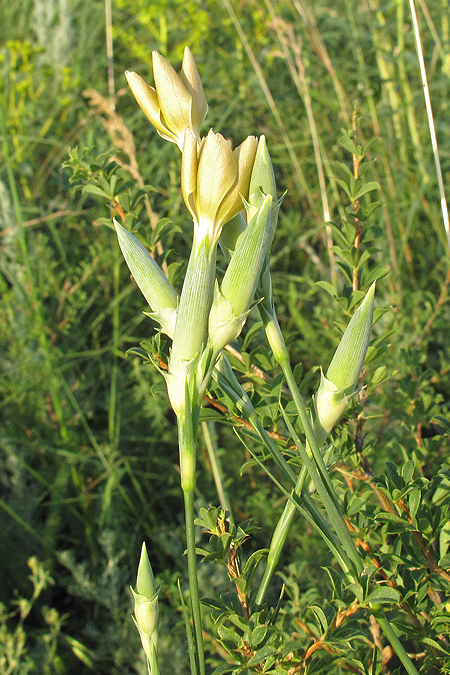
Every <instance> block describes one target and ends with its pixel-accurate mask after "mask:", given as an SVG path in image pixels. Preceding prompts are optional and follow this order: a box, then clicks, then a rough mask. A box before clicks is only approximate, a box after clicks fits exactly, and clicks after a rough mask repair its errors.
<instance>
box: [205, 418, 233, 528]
mask: <svg viewBox="0 0 450 675" xmlns="http://www.w3.org/2000/svg"><path fill="white" fill-rule="evenodd" d="M202 431H203V437H204V439H205V443H206V449H207V451H208V458H209V461H210V463H211V470H212V472H213V476H214V483H215V484H216V490H217V495H218V497H219V501H220V506H221V507H222V508H223V509H224V510H225V511H227V512H228V513H229V514H230V515H229V518H228V520H229V521H230V523H232V522H233V511H232V509H231V501H230V497H229V495H228V492H227V488H226V486H225V480H224V476H223V468H222V462H221V460H220V455H219V449H218V447H217V438H216V433H215V425H214V422H212V421H210V422H202Z"/></svg>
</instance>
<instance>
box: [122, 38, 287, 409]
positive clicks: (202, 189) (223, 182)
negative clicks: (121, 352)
mask: <svg viewBox="0 0 450 675" xmlns="http://www.w3.org/2000/svg"><path fill="white" fill-rule="evenodd" d="M126 76H127V80H128V83H129V85H130V88H131V90H132V92H133V94H134V96H135V98H136V100H137V102H138V103H139V105H140V107H141V108H142V110H143V111H144V113H145V115H146V116H147V118H148V119H149V120H150V121H151V122H152V124H153V125H154V126H155V127H156V130H157V131H158V133H159V134H160V135H161V136H162V137H163V138H165V139H166V140H169V141H171V142H173V143H176V144H177V146H178V147H179V149H180V150H181V152H182V157H181V191H182V195H183V198H184V201H185V204H186V206H187V208H188V210H189V212H190V214H191V216H192V219H193V223H194V237H193V247H192V252H191V257H190V260H189V265H188V269H187V273H186V277H185V281H184V284H183V289H182V292H181V297H180V300H179V302H178V299H177V295H176V293H175V291H174V289H173V288H172V286H171V285H170V283H169V281H168V280H167V279H166V278H165V276H164V275H163V273H162V271H161V270H160V269H159V267H158V265H157V264H156V263H155V261H154V260H153V258H152V257H151V256H150V255H149V254H148V253H147V252H146V251H145V249H144V248H143V247H142V246H141V244H140V243H139V242H138V240H137V239H136V238H135V237H134V236H133V235H132V234H131V233H130V232H128V231H127V230H125V229H124V228H123V227H122V226H121V225H119V224H118V223H116V230H117V235H118V238H119V243H120V246H121V249H122V252H123V255H124V258H125V260H126V262H127V264H128V266H129V268H130V271H131V273H132V274H133V277H134V279H135V281H136V283H137V285H138V286H139V288H140V289H141V291H142V293H143V295H144V297H145V298H146V300H147V302H148V304H149V305H150V307H151V309H152V315H151V316H152V317H153V318H154V319H156V320H157V321H159V323H160V325H161V330H162V331H163V332H165V333H166V334H167V335H169V336H170V337H172V339H173V344H172V350H171V355H170V359H169V372H168V375H167V386H168V391H169V397H170V400H171V403H172V406H173V408H174V410H175V412H176V413H177V414H179V413H181V412H182V410H183V406H184V400H185V396H186V382H187V381H188V380H189V378H190V374H191V373H192V371H193V369H195V367H197V370H198V368H199V367H200V366H198V363H199V359H200V360H201V357H202V354H205V353H206V352H207V353H208V357H207V358H204V359H203V361H202V363H204V362H208V368H207V369H206V370H205V372H203V373H202V372H200V373H198V372H197V374H196V379H197V383H198V384H197V385H196V388H197V392H198V394H200V393H201V391H202V390H203V388H204V386H205V381H206V379H207V378H208V375H209V373H210V370H211V364H213V363H214V361H215V359H216V358H217V356H218V354H219V353H220V351H221V350H222V349H223V348H224V347H225V346H226V344H227V343H228V342H229V341H231V340H233V339H234V338H236V337H237V336H238V335H239V333H240V332H241V330H242V326H243V325H244V323H245V319H246V317H247V315H248V312H249V310H250V307H251V304H252V302H253V298H254V295H255V290H256V287H257V285H258V282H259V280H260V276H261V270H262V267H263V265H264V264H265V262H267V260H268V255H269V249H270V245H271V242H272V239H273V229H274V223H276V218H275V217H274V214H275V213H277V212H278V208H279V203H278V202H277V201H276V188H275V179H274V175H273V168H272V163H271V161H270V157H269V154H268V151H267V146H266V142H265V138H264V137H263V136H262V137H261V138H260V139H259V141H258V139H257V138H256V137H255V136H248V138H246V139H245V141H244V142H243V143H241V145H239V146H238V147H236V148H235V149H233V147H232V143H231V141H230V140H227V139H225V138H224V137H223V136H222V135H221V134H216V133H215V132H214V131H213V130H212V129H211V130H210V131H209V133H208V134H207V135H206V137H204V138H201V137H200V126H201V124H202V122H203V120H204V117H205V115H206V112H207V109H208V106H207V103H206V99H205V94H204V91H203V86H202V83H201V80H200V76H199V74H198V70H197V67H196V65H195V62H194V59H193V57H192V54H191V52H190V50H189V48H188V47H186V49H185V51H184V57H183V63H182V67H181V72H180V73H179V74H177V73H176V71H175V70H174V69H173V68H172V66H171V65H170V64H169V63H168V62H167V61H166V59H164V58H163V57H162V56H161V55H160V54H158V52H154V53H153V77H154V85H155V86H154V87H150V86H149V85H148V84H146V82H144V80H143V79H142V78H141V77H140V76H139V75H137V74H136V73H131V72H128V73H126ZM244 205H245V208H246V212H247V221H248V225H247V221H246V220H245V219H244V218H243V216H242V214H241V212H242V210H243V207H244ZM230 221H231V223H233V222H235V224H236V223H238V224H239V226H238V227H237V229H236V236H235V237H234V236H233V234H232V230H233V228H232V225H231V223H230ZM228 224H230V225H229V226H228ZM224 227H228V234H229V235H230V236H229V239H230V240H232V239H234V241H233V243H232V244H230V247H229V251H230V253H231V259H230V261H229V265H228V268H227V270H226V272H225V276H224V278H223V280H222V282H221V284H219V283H218V282H217V280H216V269H215V264H216V262H215V261H216V249H217V244H218V241H219V238H220V236H221V233H222V230H223V228H224ZM200 370H201V367H200Z"/></svg>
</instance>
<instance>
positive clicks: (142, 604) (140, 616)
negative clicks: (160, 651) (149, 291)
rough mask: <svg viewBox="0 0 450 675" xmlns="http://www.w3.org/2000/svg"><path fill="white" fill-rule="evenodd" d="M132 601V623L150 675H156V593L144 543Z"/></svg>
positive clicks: (157, 589) (156, 589)
mask: <svg viewBox="0 0 450 675" xmlns="http://www.w3.org/2000/svg"><path fill="white" fill-rule="evenodd" d="M131 592H132V594H133V599H134V617H133V620H134V623H135V625H136V628H137V629H138V631H139V635H140V638H141V642H142V647H143V649H144V652H145V655H146V656H147V658H148V661H149V664H150V666H151V673H152V675H156V673H157V672H159V671H158V666H157V660H156V656H157V643H158V592H159V588H157V587H156V584H155V579H154V577H153V571H152V567H151V565H150V560H149V558H148V555H147V549H146V547H145V543H144V544H142V550H141V558H140V561H139V567H138V573H137V579H136V590H135V591H134V590H133V589H131Z"/></svg>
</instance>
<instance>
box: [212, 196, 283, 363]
mask: <svg viewBox="0 0 450 675" xmlns="http://www.w3.org/2000/svg"><path fill="white" fill-rule="evenodd" d="M271 211H272V197H271V196H270V195H267V196H266V197H265V198H264V200H263V202H262V204H261V206H260V208H259V210H258V211H257V213H255V215H254V217H253V219H252V220H251V221H250V222H249V224H248V225H247V227H246V229H245V230H244V231H243V232H242V234H241V235H240V236H239V238H238V240H237V243H236V248H235V251H234V253H233V255H232V256H231V260H230V262H229V264H228V267H227V270H226V272H225V275H224V278H223V280H222V284H221V287H220V291H219V289H218V288H216V293H215V297H214V301H213V305H212V307H211V312H210V315H209V338H210V342H211V344H212V345H213V347H214V350H215V351H220V350H221V349H223V348H224V347H225V345H227V344H228V342H230V341H231V340H234V339H235V338H236V337H237V336H238V335H239V333H240V332H241V330H242V326H243V325H244V322H245V319H246V317H247V314H248V311H249V309H250V305H251V303H252V301H253V297H254V295H255V290H256V286H257V285H258V282H259V278H260V274H261V267H262V265H263V263H264V261H265V258H266V253H267V247H268V245H269V243H270V239H271Z"/></svg>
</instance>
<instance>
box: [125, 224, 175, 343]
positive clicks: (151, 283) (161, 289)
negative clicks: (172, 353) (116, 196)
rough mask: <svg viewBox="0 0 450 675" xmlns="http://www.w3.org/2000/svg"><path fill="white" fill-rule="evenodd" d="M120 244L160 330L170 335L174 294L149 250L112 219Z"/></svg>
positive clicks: (171, 331)
mask: <svg viewBox="0 0 450 675" xmlns="http://www.w3.org/2000/svg"><path fill="white" fill-rule="evenodd" d="M114 225H115V228H116V232H117V238H118V240H119V245H120V248H121V251H122V254H123V257H124V258H125V262H126V263H127V265H128V268H129V270H130V272H131V274H132V275H133V278H134V280H135V281H136V284H137V285H138V287H139V289H140V290H141V292H142V295H143V296H144V298H145V299H146V300H147V302H148V304H149V306H150V308H151V309H152V312H153V315H152V316H153V318H155V319H156V320H157V321H159V323H160V324H161V328H162V330H163V332H165V333H167V335H169V336H172V334H173V325H174V319H175V312H176V308H177V301H178V299H177V294H176V293H175V291H174V289H173V288H172V285H171V283H170V281H169V280H168V279H167V277H166V276H165V275H164V273H163V272H162V270H161V268H160V267H159V266H158V264H157V263H156V262H155V261H154V260H153V258H152V256H151V255H150V253H149V252H148V251H147V250H146V249H145V248H144V247H143V246H142V244H141V243H140V241H138V240H137V239H136V237H135V236H134V235H133V234H131V232H128V230H126V229H125V228H124V227H122V225H120V224H119V223H118V222H117V220H114Z"/></svg>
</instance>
